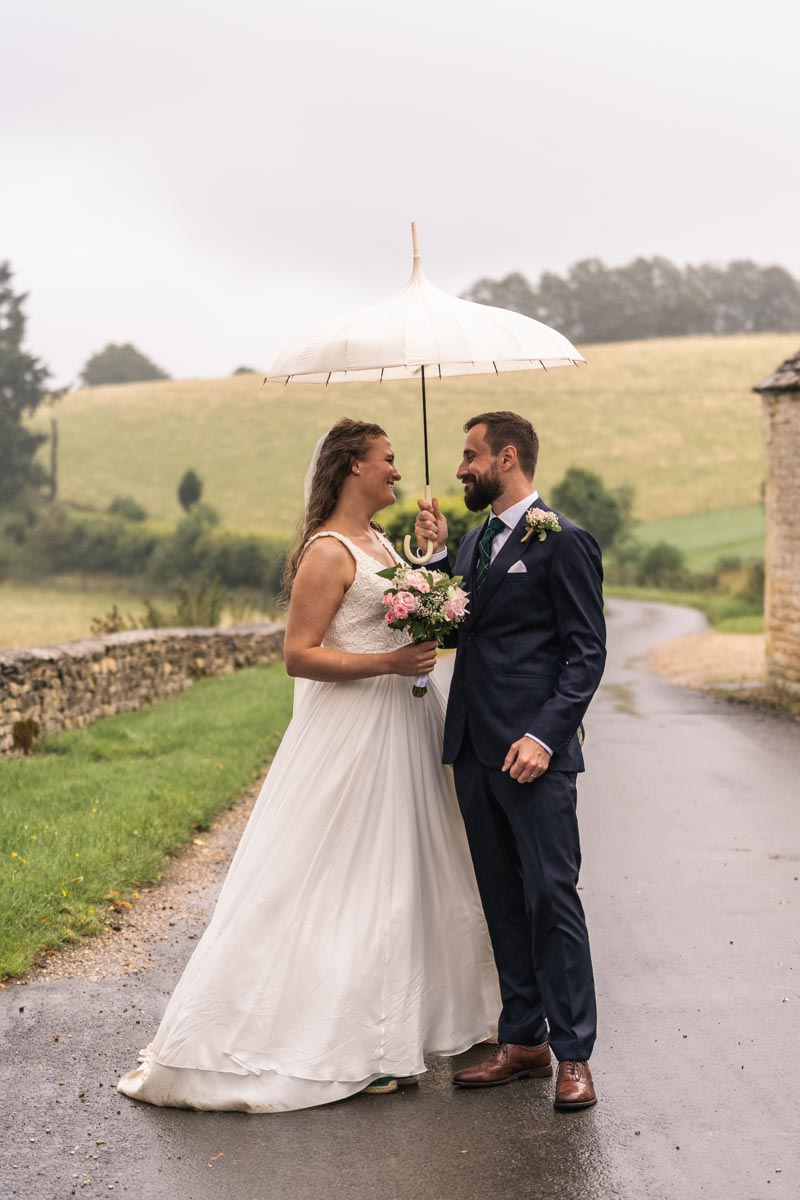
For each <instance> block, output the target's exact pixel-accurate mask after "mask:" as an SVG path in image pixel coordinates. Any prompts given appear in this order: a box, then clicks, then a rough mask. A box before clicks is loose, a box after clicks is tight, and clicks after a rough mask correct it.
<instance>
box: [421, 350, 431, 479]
mask: <svg viewBox="0 0 800 1200" xmlns="http://www.w3.org/2000/svg"><path fill="white" fill-rule="evenodd" d="M422 439H423V445H424V448H425V486H426V487H428V486H429V485H430V482H431V471H430V464H429V462H428V401H427V398H426V396H425V367H424V366H423V367H422Z"/></svg>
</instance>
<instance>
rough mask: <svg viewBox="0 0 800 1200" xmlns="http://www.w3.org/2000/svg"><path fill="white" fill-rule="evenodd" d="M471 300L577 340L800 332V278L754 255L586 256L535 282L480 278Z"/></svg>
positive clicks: (469, 294) (514, 275) (518, 277)
mask: <svg viewBox="0 0 800 1200" xmlns="http://www.w3.org/2000/svg"><path fill="white" fill-rule="evenodd" d="M465 299H467V300H474V301H477V302H478V303H479V304H491V305H494V306H495V307H497V308H510V309H513V310H514V311H516V312H520V313H524V314H525V316H526V317H533V318H535V319H536V320H537V321H543V322H544V324H545V325H551V326H553V327H554V328H555V329H558V330H559V331H560V332H561V333H563V334H564V335H565V336H566V337H568V338H570V339H571V340H572V341H574V342H578V343H580V342H584V343H593V342H621V341H636V340H638V339H641V338H653V337H683V336H686V335H689V334H709V333H710V334H726V333H767V332H769V333H780V332H794V331H797V330H800V282H798V281H797V280H796V279H794V278H793V276H792V275H790V273H789V272H788V271H786V270H785V269H784V268H783V267H777V266H770V267H762V266H759V265H758V264H757V263H754V262H751V261H749V260H748V259H742V260H738V261H736V262H731V263H728V265H727V266H724V267H718V266H714V265H713V264H711V263H701V264H700V265H699V266H687V267H684V268H681V267H678V266H676V265H675V264H674V263H672V262H670V261H669V260H668V259H666V258H636V259H634V260H633V261H632V262H630V263H627V264H626V265H625V266H622V267H607V266H606V265H605V264H604V263H603V262H601V260H600V259H599V258H587V259H583V260H582V261H581V262H577V263H575V264H574V265H573V266H572V267H570V268H569V270H568V271H567V273H566V275H565V276H563V277H562V276H560V275H556V274H554V273H553V272H550V271H545V272H544V273H543V274H542V275H541V277H540V279H539V281H538V283H536V284H531V283H529V282H528V280H527V279H526V278H525V276H524V275H522V274H520V273H519V272H512V273H511V274H510V275H506V276H505V278H504V279H488V278H486V279H479V280H477V282H476V283H474V284H473V285H472V287H471V288H470V289H469V291H467V292H466V293H465Z"/></svg>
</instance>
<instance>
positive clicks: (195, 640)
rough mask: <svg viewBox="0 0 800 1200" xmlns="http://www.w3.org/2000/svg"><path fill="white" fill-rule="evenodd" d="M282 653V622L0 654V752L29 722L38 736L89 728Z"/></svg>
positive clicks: (138, 634)
mask: <svg viewBox="0 0 800 1200" xmlns="http://www.w3.org/2000/svg"><path fill="white" fill-rule="evenodd" d="M282 656H283V626H282V625H278V624H264V625H241V626H238V627H236V628H233V629H157V630H134V631H132V632H130V633H113V634H108V635H106V636H104V637H98V638H91V639H87V640H85V641H79V642H66V643H64V644H63V645H59V646H44V647H41V648H34V649H30V650H5V651H0V753H9V752H13V750H14V738H13V729H14V725H15V724H16V723H17V722H19V721H24V720H26V719H33V720H34V721H36V722H37V724H38V725H39V732H40V734H44V733H52V732H53V731H54V730H57V729H74V728H76V727H80V726H84V725H89V724H90V723H91V722H92V721H96V720H97V719H98V718H99V717H106V716H109V715H111V714H112V713H121V712H131V711H132V710H133V709H137V708H142V707H143V706H144V705H146V704H153V703H156V702H157V701H159V700H164V699H166V697H168V696H174V695H176V694H177V693H178V692H182V691H183V690H184V689H185V688H187V687H189V686H190V685H191V684H192V683H194V681H195V680H196V679H201V678H203V677H204V676H207V675H229V674H231V673H232V672H233V671H238V670H240V669H241V668H243V667H251V666H255V665H257V664H260V663H269V662H274V661H275V660H277V659H280V658H281V657H282Z"/></svg>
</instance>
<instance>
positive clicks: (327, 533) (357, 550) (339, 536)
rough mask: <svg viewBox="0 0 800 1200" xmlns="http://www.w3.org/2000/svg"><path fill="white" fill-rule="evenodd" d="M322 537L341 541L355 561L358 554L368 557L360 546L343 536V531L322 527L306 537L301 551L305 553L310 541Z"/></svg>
mask: <svg viewBox="0 0 800 1200" xmlns="http://www.w3.org/2000/svg"><path fill="white" fill-rule="evenodd" d="M324 537H331V538H336V541H337V542H341V543H342V545H343V546H346V547H347V549H348V550H349V551H350V553H351V554H352V556H353V558H354V559H355V560H356V562H358V558H359V555H360V556H361V557H362V558H369V555H368V554H365V553H364V551H363V550H362V549H361V547H360V546H357V545H356V544H355V542H351V541H350V538H349V537H345V535H344V534H343V533H337V532H336V530H335V529H323V530H321V531H320V532H319V533H312V535H311V537H310V538H309V539H308V541H307V542H306V544H305V546H304V547H303V553H304V554H305V552H306V550H307V549H308V547H309V546H310V545H311V543H312V542H315V541H316V540H317V538H324Z"/></svg>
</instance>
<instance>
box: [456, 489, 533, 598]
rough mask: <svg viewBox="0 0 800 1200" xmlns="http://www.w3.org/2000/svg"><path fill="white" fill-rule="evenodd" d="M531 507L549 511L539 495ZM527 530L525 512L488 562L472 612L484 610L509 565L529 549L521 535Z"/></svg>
mask: <svg viewBox="0 0 800 1200" xmlns="http://www.w3.org/2000/svg"><path fill="white" fill-rule="evenodd" d="M530 507H531V508H540V509H542V511H543V512H549V511H550V510H549V509H548V507H547V505H546V504H543V503H542V500H541V497H538V498H537V499H536V500H534V502H533V504H532V505H531V506H530ZM526 511H527V510H526ZM526 531H527V525H526V522H525V513H523V514H522V516H521V517H520V519H519V521H518V522H517V524H516V525H515V526H514V528H513V529H512V530H511V533H510V534H509V536H508V537H507V538H506V541H505V544H504V545H503V547H502V549H501V550H500V552H499V554H497V555H496V556H495V558H494V561H493V562H491V563H490V564H489V570H488V572H487V575H486V580H485V582H484V585H483V587H482V588H481V591H480V594H479V595H478V596H476V597H475V604H474V605H473V613H474V614H480V613H481V612H483V611H484V609H485V607H486V604H487V601H488V600H490V599H491V597H492V595H493V594H494V592H495V591H496V590H497V588H498V586H499V585H500V583H501V582H502V580H503V579H504V578H505V576H506V575H507V574H508V569H509V567H512V566H513V565H514V563H515V562H518V561H519V559H521V558H522V556H523V554H525V552H526V551H527V550H529V549H530V544H531V543H530V540H529V541H527V542H523V540H522V539H523V537H524V536H525V533H526Z"/></svg>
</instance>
